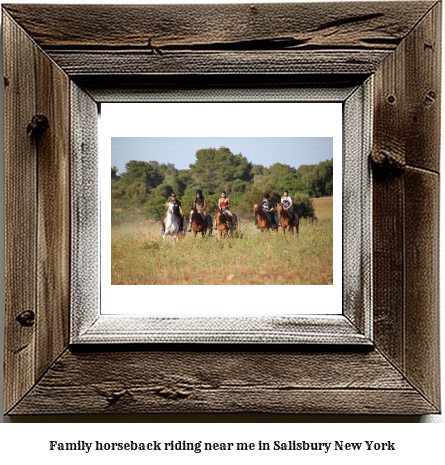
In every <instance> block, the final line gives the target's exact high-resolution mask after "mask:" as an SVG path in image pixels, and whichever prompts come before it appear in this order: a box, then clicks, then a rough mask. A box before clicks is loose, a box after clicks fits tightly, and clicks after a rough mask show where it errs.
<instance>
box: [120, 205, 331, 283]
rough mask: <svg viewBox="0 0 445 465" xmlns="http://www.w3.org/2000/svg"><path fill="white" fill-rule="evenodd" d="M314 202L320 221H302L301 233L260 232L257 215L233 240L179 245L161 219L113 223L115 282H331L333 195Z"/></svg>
mask: <svg viewBox="0 0 445 465" xmlns="http://www.w3.org/2000/svg"><path fill="white" fill-rule="evenodd" d="M314 200H315V201H314V207H315V214H316V215H317V218H318V221H314V222H311V221H310V220H309V219H302V220H301V223H300V236H299V237H297V236H296V235H294V236H290V235H288V234H287V235H283V233H282V231H281V228H279V230H278V233H277V232H264V233H263V234H262V233H261V232H259V231H258V230H256V229H254V227H253V224H254V220H253V216H252V218H251V219H250V220H248V219H246V220H244V221H243V220H241V222H240V223H241V224H240V228H239V230H238V233H237V234H235V235H234V237H233V238H229V239H226V240H224V241H219V240H218V239H217V237H216V236H214V237H212V236H211V237H207V236H206V237H205V238H204V240H202V239H200V238H195V239H193V237H192V235H191V234H189V235H188V237H186V240H184V241H181V242H178V243H177V244H176V246H175V245H174V244H173V242H170V243H164V242H163V240H162V237H160V234H159V229H160V222H152V221H150V220H148V221H145V222H135V223H132V224H124V225H122V226H115V227H114V228H113V229H112V240H111V253H112V274H111V276H112V284H172V283H174V284H332V277H333V274H332V255H333V254H332V244H333V228H332V225H333V216H332V211H333V210H332V205H333V197H324V198H320V199H314ZM318 206H320V210H319V211H318V209H317V207H318ZM318 212H319V213H318ZM318 215H320V216H318ZM172 270H174V280H173V277H172Z"/></svg>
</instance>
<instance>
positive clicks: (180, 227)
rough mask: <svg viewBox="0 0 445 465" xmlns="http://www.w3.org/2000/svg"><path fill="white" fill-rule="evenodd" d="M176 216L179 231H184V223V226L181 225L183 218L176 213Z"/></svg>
mask: <svg viewBox="0 0 445 465" xmlns="http://www.w3.org/2000/svg"><path fill="white" fill-rule="evenodd" d="M174 215H175V218H176V222H177V223H178V225H179V229H184V222H182V224H181V218H180V217H179V216H178V215H177V214H176V213H174Z"/></svg>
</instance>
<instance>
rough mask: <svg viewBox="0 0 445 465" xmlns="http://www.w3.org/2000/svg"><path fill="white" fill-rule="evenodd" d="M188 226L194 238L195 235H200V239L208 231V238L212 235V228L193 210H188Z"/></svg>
mask: <svg viewBox="0 0 445 465" xmlns="http://www.w3.org/2000/svg"><path fill="white" fill-rule="evenodd" d="M189 225H190V228H191V229H192V230H193V237H196V234H197V233H199V232H200V233H202V237H204V234H205V233H206V232H207V231H208V232H209V236H211V235H212V229H213V228H212V227H211V226H210V227H209V225H208V224H207V219H205V220H204V219H203V218H202V216H201V215H200V214H199V213H198V212H197V210H196V209H195V208H190V213H189Z"/></svg>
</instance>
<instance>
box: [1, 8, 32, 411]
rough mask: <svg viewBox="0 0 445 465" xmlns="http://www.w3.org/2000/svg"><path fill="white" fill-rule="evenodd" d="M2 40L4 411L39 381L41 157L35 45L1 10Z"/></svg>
mask: <svg viewBox="0 0 445 465" xmlns="http://www.w3.org/2000/svg"><path fill="white" fill-rule="evenodd" d="M3 43H4V44H5V49H4V55H3V60H4V61H3V66H4V105H5V119H4V121H5V123H4V124H5V126H4V137H5V139H4V153H5V257H6V260H5V355H4V356H5V371H4V377H5V384H4V409H5V411H6V410H9V409H10V408H11V407H12V406H13V405H14V404H16V403H17V402H18V401H19V400H20V399H21V398H22V396H23V395H24V394H25V393H26V392H27V391H28V390H29V389H30V388H31V387H32V386H33V384H34V382H35V367H34V359H35V345H34V343H35V332H36V327H35V324H34V316H33V315H35V313H36V306H35V304H36V302H35V295H36V276H35V273H36V232H37V229H36V224H37V218H36V209H37V198H36V172H37V170H36V168H37V158H36V147H35V143H34V142H33V140H32V139H31V138H30V137H29V136H28V135H27V133H26V128H27V126H28V123H29V122H30V121H31V119H32V117H33V116H34V114H35V110H36V108H35V95H36V89H35V70H34V66H33V62H34V58H35V46H34V45H33V44H32V42H31V41H30V39H29V37H28V36H27V35H26V34H25V33H24V32H23V31H22V30H21V29H20V28H19V27H18V26H17V25H16V24H15V23H14V22H13V21H12V20H11V19H10V18H9V16H8V15H3ZM24 312H28V313H27V314H24ZM31 312H32V313H31ZM20 315H22V319H21V321H22V323H20V322H19V321H17V317H19V316H20Z"/></svg>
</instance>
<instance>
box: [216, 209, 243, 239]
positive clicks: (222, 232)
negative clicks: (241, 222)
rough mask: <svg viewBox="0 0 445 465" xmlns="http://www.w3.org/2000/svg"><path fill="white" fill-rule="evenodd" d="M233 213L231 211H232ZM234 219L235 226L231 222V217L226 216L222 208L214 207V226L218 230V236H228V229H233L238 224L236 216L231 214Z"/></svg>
mask: <svg viewBox="0 0 445 465" xmlns="http://www.w3.org/2000/svg"><path fill="white" fill-rule="evenodd" d="M232 215H233V213H232ZM233 218H234V220H235V226H234V225H233V223H232V218H231V217H229V218H227V215H225V214H224V212H223V211H222V210H217V209H216V208H215V227H216V229H217V230H218V232H219V238H220V239H221V237H229V231H230V230H232V231H234V230H235V229H236V227H237V225H238V223H237V221H236V216H235V215H233Z"/></svg>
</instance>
